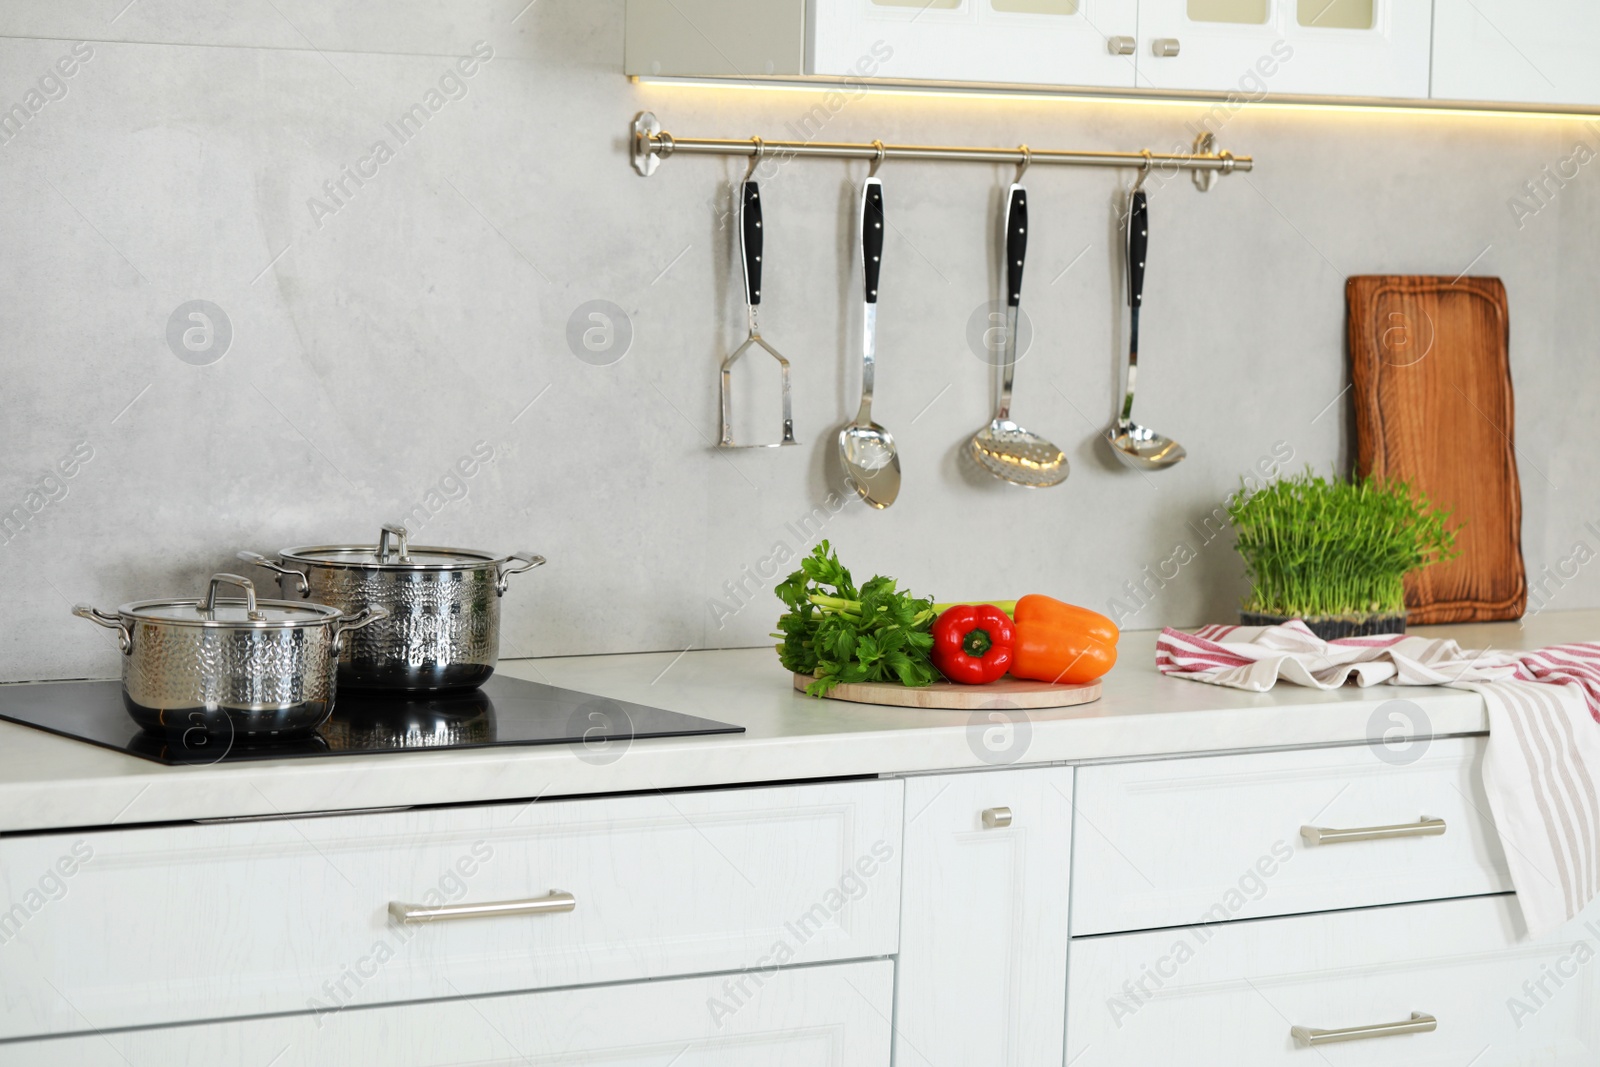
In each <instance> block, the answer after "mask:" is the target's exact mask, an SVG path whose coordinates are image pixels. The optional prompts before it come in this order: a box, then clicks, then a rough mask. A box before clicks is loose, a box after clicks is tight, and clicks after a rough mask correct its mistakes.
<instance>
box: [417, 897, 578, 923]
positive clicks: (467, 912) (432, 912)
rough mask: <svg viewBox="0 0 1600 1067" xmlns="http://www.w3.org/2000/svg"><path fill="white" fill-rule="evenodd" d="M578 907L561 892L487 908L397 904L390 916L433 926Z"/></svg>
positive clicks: (470, 905)
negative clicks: (438, 923)
mask: <svg viewBox="0 0 1600 1067" xmlns="http://www.w3.org/2000/svg"><path fill="white" fill-rule="evenodd" d="M577 906H578V898H577V897H575V896H573V895H572V894H571V893H568V892H566V891H564V890H561V889H552V890H551V891H550V895H549V896H543V897H533V898H532V899H530V900H495V901H491V902H489V903H488V904H442V905H440V906H438V907H434V908H430V907H428V906H427V905H426V904H402V903H400V902H399V901H398V900H397V901H394V902H393V903H391V904H390V905H389V914H390V915H391V916H393V917H394V918H395V919H398V920H399V921H400V922H403V923H431V922H437V921H439V920H440V919H485V918H489V917H491V916H495V915H537V914H539V913H540V912H546V911H571V910H572V909H573V908H576V907H577Z"/></svg>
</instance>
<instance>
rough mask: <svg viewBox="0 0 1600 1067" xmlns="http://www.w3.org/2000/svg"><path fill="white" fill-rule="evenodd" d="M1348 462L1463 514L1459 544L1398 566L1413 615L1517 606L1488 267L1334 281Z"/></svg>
mask: <svg viewBox="0 0 1600 1067" xmlns="http://www.w3.org/2000/svg"><path fill="white" fill-rule="evenodd" d="M1345 304H1346V308H1347V310H1348V313H1349V321H1348V328H1349V339H1350V373H1351V379H1352V383H1353V385H1354V392H1355V408H1356V470H1357V473H1358V474H1363V475H1365V474H1369V473H1370V474H1376V475H1378V476H1380V477H1389V478H1402V479H1405V480H1406V481H1408V482H1410V483H1411V484H1412V486H1413V487H1414V488H1417V489H1420V490H1422V491H1423V492H1426V493H1427V494H1428V495H1429V496H1430V497H1432V498H1433V500H1434V502H1435V503H1437V504H1438V505H1439V506H1441V507H1443V508H1447V509H1449V510H1450V511H1451V512H1453V513H1454V517H1455V520H1456V521H1457V522H1461V523H1464V525H1463V526H1462V528H1461V530H1460V531H1459V532H1458V533H1457V535H1456V543H1457V545H1458V547H1459V548H1460V549H1461V555H1459V556H1458V557H1456V558H1455V559H1453V560H1451V561H1449V562H1448V563H1438V564H1435V565H1433V566H1431V567H1425V568H1423V569H1422V570H1420V571H1417V572H1414V573H1413V574H1411V575H1408V576H1407V578H1406V609H1407V611H1406V614H1407V621H1408V622H1410V623H1413V624H1426V623H1438V622H1467V621H1478V620H1490V619H1517V618H1521V617H1522V612H1523V609H1524V608H1526V606H1527V601H1528V586H1527V578H1526V576H1525V572H1524V569H1523V562H1522V488H1521V484H1520V483H1519V481H1518V479H1517V457H1516V452H1515V448H1514V444H1513V435H1514V432H1515V431H1514V427H1513V419H1512V397H1511V365H1510V350H1509V325H1508V324H1509V321H1510V320H1509V317H1508V315H1507V311H1506V291H1505V286H1503V285H1502V284H1501V283H1500V279H1498V278H1443V277H1439V278H1435V277H1422V276H1413V275H1368V276H1363V277H1354V278H1350V279H1349V280H1348V281H1347V282H1346V284H1345Z"/></svg>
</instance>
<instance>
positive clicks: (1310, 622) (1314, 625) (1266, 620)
mask: <svg viewBox="0 0 1600 1067" xmlns="http://www.w3.org/2000/svg"><path fill="white" fill-rule="evenodd" d="M1293 618H1300V621H1301V622H1303V623H1305V624H1306V626H1307V627H1309V628H1310V630H1311V632H1312V633H1314V634H1316V635H1317V636H1318V637H1320V638H1322V639H1323V640H1324V641H1332V640H1334V639H1335V638H1339V637H1372V636H1375V635H1377V634H1403V633H1405V632H1406V615H1405V612H1403V611H1402V612H1397V613H1393V614H1387V615H1314V616H1312V617H1311V618H1309V619H1307V618H1303V617H1300V616H1295V615H1263V614H1261V613H1259V612H1254V611H1241V612H1239V623H1240V625H1242V626H1278V625H1280V624H1282V623H1286V622H1288V621H1289V620H1290V619H1293Z"/></svg>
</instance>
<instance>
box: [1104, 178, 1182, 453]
mask: <svg viewBox="0 0 1600 1067" xmlns="http://www.w3.org/2000/svg"><path fill="white" fill-rule="evenodd" d="M1139 181H1140V184H1143V181H1144V176H1143V175H1140V179H1139ZM1149 243H1150V212H1149V202H1148V201H1147V200H1146V198H1145V195H1144V190H1143V189H1141V188H1139V187H1138V185H1135V186H1134V190H1133V195H1132V196H1131V197H1129V200H1128V240H1127V250H1128V307H1129V308H1130V309H1131V322H1130V324H1129V327H1128V391H1127V394H1126V395H1125V396H1124V397H1123V399H1122V413H1121V414H1120V415H1119V416H1118V417H1117V421H1116V422H1115V423H1113V424H1112V426H1111V428H1110V429H1109V430H1107V431H1106V440H1107V441H1109V442H1110V443H1111V451H1112V454H1114V455H1115V456H1116V457H1117V458H1118V459H1120V460H1121V461H1122V462H1123V463H1124V464H1125V465H1126V466H1129V467H1132V468H1133V469H1134V470H1141V471H1159V470H1165V469H1166V468H1168V467H1170V466H1172V465H1173V464H1175V463H1178V462H1179V461H1181V460H1182V459H1183V458H1184V457H1186V456H1187V455H1188V454H1189V453H1188V452H1186V451H1184V448H1183V446H1182V445H1180V444H1179V443H1178V442H1176V441H1174V440H1173V439H1172V438H1170V437H1164V436H1162V435H1161V434H1158V433H1156V432H1155V431H1154V430H1151V429H1148V428H1147V427H1144V426H1140V425H1139V424H1138V423H1136V422H1134V421H1133V387H1134V380H1135V378H1137V377H1138V373H1139V309H1140V308H1141V307H1142V306H1143V305H1144V261H1145V253H1146V251H1147V250H1148V248H1149Z"/></svg>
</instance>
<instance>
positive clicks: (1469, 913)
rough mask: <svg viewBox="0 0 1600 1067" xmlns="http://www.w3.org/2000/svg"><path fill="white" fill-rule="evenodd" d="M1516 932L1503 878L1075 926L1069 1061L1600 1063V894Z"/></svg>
mask: <svg viewBox="0 0 1600 1067" xmlns="http://www.w3.org/2000/svg"><path fill="white" fill-rule="evenodd" d="M1520 935H1521V918H1520V915H1519V913H1518V911H1517V906H1516V898H1515V897H1513V896H1511V895H1509V894H1503V895H1497V896H1486V897H1472V898H1467V899H1463V900H1450V901H1438V902H1433V903H1426V904H1406V905H1397V906H1391V907H1378V908H1362V909H1356V910H1352V911H1339V912H1326V913H1322V914H1316V915H1304V916H1298V917H1294V918H1281V919H1263V920H1254V921H1242V922H1230V923H1222V924H1218V925H1214V926H1210V927H1204V926H1189V927H1177V928H1173V929H1167V930H1152V931H1147V932H1142V933H1129V934H1115V935H1106V936H1099V937H1082V938H1077V939H1075V940H1074V941H1073V943H1072V951H1071V955H1070V959H1069V966H1068V973H1069V985H1070V992H1069V998H1068V1019H1067V1055H1066V1062H1067V1063H1070V1064H1072V1065H1073V1067H1123V1065H1127V1064H1155V1063H1173V1062H1181V1063H1183V1064H1184V1067H1267V1065H1280V1064H1281V1065H1291V1067H1292V1065H1295V1064H1306V1063H1313V1064H1315V1063H1323V1064H1331V1065H1332V1067H1344V1065H1346V1064H1352V1065H1353V1064H1363V1065H1372V1067H1383V1065H1388V1064H1394V1065H1401V1064H1404V1065H1406V1067H1421V1065H1437V1067H1467V1065H1469V1064H1470V1065H1471V1067H1513V1065H1515V1067H1533V1065H1535V1064H1537V1065H1540V1067H1593V1065H1594V1064H1597V1063H1600V960H1597V959H1596V955H1597V953H1600V907H1595V908H1591V909H1590V914H1589V915H1588V916H1582V917H1580V918H1579V919H1577V920H1574V921H1573V922H1572V923H1570V924H1569V925H1568V926H1567V927H1566V928H1564V929H1563V930H1561V931H1559V932H1558V933H1557V934H1555V935H1552V936H1550V937H1547V938H1542V939H1540V940H1538V941H1525V940H1520V939H1519V938H1520ZM1353 1028H1354V1029H1360V1030H1361V1031H1363V1036H1357V1035H1355V1034H1350V1033H1345V1034H1340V1033H1338V1031H1349V1030H1351V1029H1353ZM1341 1038H1343V1039H1344V1040H1341ZM1351 1038H1355V1039H1353V1040H1352V1039H1351ZM1176 1049H1181V1050H1182V1053H1181V1056H1179V1057H1178V1058H1174V1057H1175V1053H1174V1050H1176Z"/></svg>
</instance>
